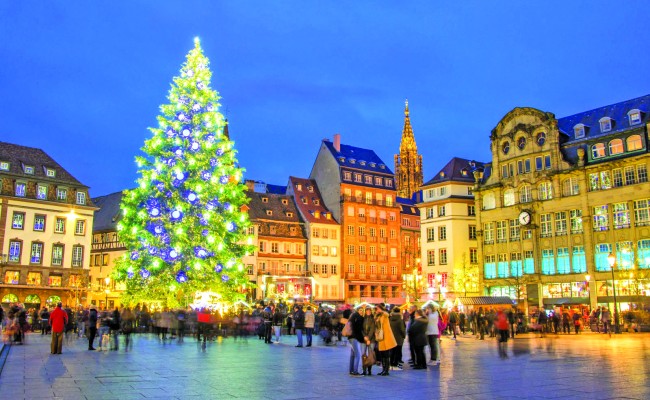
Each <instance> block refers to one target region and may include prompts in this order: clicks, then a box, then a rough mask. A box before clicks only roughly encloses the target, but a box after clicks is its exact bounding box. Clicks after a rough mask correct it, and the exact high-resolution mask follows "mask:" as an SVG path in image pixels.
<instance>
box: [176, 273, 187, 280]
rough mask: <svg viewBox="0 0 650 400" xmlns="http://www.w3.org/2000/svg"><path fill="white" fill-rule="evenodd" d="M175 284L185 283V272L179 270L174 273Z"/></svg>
mask: <svg viewBox="0 0 650 400" xmlns="http://www.w3.org/2000/svg"><path fill="white" fill-rule="evenodd" d="M176 282H178V283H185V282H187V274H186V273H185V271H183V270H180V271H178V272H177V273H176Z"/></svg>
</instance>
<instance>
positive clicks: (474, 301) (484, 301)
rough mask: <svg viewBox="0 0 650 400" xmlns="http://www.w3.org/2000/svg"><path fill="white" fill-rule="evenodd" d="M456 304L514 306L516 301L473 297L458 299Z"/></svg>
mask: <svg viewBox="0 0 650 400" xmlns="http://www.w3.org/2000/svg"><path fill="white" fill-rule="evenodd" d="M455 303H456V304H461V305H463V306H496V305H513V304H515V303H514V301H513V300H512V299H511V298H510V297H507V296H502V297H492V296H473V297H456V301H455Z"/></svg>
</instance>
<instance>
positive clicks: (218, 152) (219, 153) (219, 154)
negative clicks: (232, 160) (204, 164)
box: [217, 147, 223, 156]
mask: <svg viewBox="0 0 650 400" xmlns="http://www.w3.org/2000/svg"><path fill="white" fill-rule="evenodd" d="M217 155H218V156H222V155H223V149H222V148H221V147H218V148H217Z"/></svg>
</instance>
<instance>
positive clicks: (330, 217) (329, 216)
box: [323, 213, 332, 219]
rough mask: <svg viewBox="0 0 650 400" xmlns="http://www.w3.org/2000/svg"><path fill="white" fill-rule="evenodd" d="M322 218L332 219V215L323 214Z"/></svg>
mask: <svg viewBox="0 0 650 400" xmlns="http://www.w3.org/2000/svg"><path fill="white" fill-rule="evenodd" d="M323 216H325V218H327V219H332V214H330V213H323Z"/></svg>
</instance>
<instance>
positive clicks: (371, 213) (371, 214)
mask: <svg viewBox="0 0 650 400" xmlns="http://www.w3.org/2000/svg"><path fill="white" fill-rule="evenodd" d="M355 216H356V217H357V218H359V220H360V221H363V220H365V218H366V217H368V218H369V221H370V222H377V217H378V216H379V222H383V223H384V224H385V223H386V216H388V220H389V221H396V220H397V214H396V213H395V212H393V211H390V212H388V213H386V211H384V210H379V212H377V211H376V210H374V209H369V210H368V214H367V215H366V209H365V208H364V207H358V208H357V209H356V210H355V208H354V206H348V217H355Z"/></svg>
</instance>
